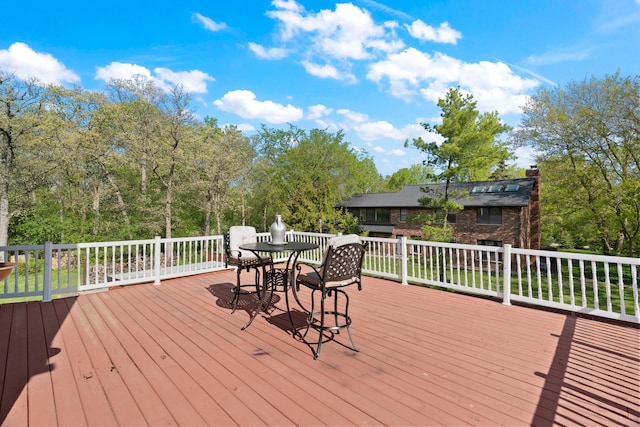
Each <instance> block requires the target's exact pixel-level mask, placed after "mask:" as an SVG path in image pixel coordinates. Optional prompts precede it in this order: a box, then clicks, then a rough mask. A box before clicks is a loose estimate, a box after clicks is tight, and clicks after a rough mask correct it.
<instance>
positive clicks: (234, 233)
mask: <svg viewBox="0 0 640 427" xmlns="http://www.w3.org/2000/svg"><path fill="white" fill-rule="evenodd" d="M257 241H258V235H257V234H256V229H255V227H249V226H246V225H234V226H232V227H230V228H229V250H232V251H237V250H238V248H239V247H240V245H244V244H245V243H255V242H257Z"/></svg>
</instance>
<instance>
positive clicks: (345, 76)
mask: <svg viewBox="0 0 640 427" xmlns="http://www.w3.org/2000/svg"><path fill="white" fill-rule="evenodd" d="M272 4H273V5H274V6H276V8H277V9H276V10H274V11H270V12H268V13H267V15H268V16H269V17H271V18H273V19H275V20H277V21H279V27H280V34H279V37H280V39H281V41H282V42H285V43H288V44H289V49H288V51H289V52H290V53H294V52H295V53H297V54H298V55H300V56H301V60H300V63H301V64H302V65H303V66H304V67H305V69H306V70H307V72H308V73H310V74H312V75H314V76H317V77H321V78H328V77H330V78H335V79H339V80H349V81H355V80H356V78H355V76H353V74H351V72H350V67H351V62H350V61H361V60H370V59H373V58H375V57H376V56H377V55H380V54H385V53H389V52H397V51H398V50H399V49H402V48H404V46H405V45H404V42H403V41H402V40H400V39H399V38H398V37H397V36H396V35H395V29H396V28H397V24H395V23H390V22H386V23H384V24H383V25H377V24H376V23H375V22H374V21H373V19H372V17H371V15H370V13H369V12H368V11H367V10H366V9H362V8H359V7H357V6H354V5H353V4H352V3H339V4H336V6H335V10H329V9H323V10H320V11H319V12H317V13H311V12H307V11H306V10H305V9H304V7H302V6H300V5H299V4H298V3H296V2H295V1H293V0H290V1H273V2H272ZM317 64H326V65H322V66H320V65H317Z"/></svg>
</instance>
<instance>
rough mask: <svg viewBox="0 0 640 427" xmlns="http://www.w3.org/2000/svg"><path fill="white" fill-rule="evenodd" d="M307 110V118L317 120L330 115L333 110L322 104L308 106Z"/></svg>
mask: <svg viewBox="0 0 640 427" xmlns="http://www.w3.org/2000/svg"><path fill="white" fill-rule="evenodd" d="M307 110H309V113H307V119H309V120H316V119H319V118H320V117H324V116H328V115H329V114H331V113H332V112H333V109H332V108H329V107H327V106H325V105H322V104H317V105H312V106H310V107H308V108H307Z"/></svg>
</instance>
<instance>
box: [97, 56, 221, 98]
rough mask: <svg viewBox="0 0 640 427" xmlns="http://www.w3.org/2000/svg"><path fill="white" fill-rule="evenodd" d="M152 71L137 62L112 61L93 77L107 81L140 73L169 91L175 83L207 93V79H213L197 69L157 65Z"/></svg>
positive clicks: (190, 90)
mask: <svg viewBox="0 0 640 427" xmlns="http://www.w3.org/2000/svg"><path fill="white" fill-rule="evenodd" d="M154 72H155V75H152V74H151V71H150V70H149V69H148V68H146V67H143V66H141V65H137V64H128V63H123V62H112V63H111V64H109V65H107V66H105V67H98V70H97V72H96V77H95V78H96V80H104V81H106V82H109V81H110V80H112V79H131V78H132V77H133V76H135V75H142V76H145V77H146V78H147V79H149V80H151V81H153V82H154V84H156V85H157V86H158V87H159V88H161V89H163V90H165V91H169V90H170V89H171V88H172V87H174V86H176V85H182V86H184V88H185V90H186V91H188V92H192V93H207V81H213V80H215V79H214V78H213V77H211V76H210V75H208V74H207V73H204V72H202V71H199V70H191V71H173V70H170V69H168V68H162V67H157V68H155V69H154Z"/></svg>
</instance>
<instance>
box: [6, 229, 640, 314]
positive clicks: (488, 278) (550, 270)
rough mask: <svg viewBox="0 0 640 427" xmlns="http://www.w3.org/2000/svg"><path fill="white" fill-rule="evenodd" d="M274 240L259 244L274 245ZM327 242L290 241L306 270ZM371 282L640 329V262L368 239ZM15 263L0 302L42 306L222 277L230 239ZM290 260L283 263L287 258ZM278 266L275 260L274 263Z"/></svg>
mask: <svg viewBox="0 0 640 427" xmlns="http://www.w3.org/2000/svg"><path fill="white" fill-rule="evenodd" d="M268 236H269V234H268V233H261V234H259V239H260V240H267V239H268ZM331 237H332V235H330V234H320V233H302V232H293V231H290V232H288V239H289V240H294V241H306V242H313V243H316V244H318V245H319V248H318V249H316V250H313V251H308V252H305V253H303V254H302V255H301V257H300V260H301V261H305V262H311V263H318V264H319V263H320V262H321V260H322V256H323V254H324V251H325V249H326V245H327V242H328V240H329V239H330V238H331ZM363 239H364V240H365V241H366V242H367V254H366V257H365V260H364V266H363V271H364V273H365V274H368V275H372V276H377V277H383V278H387V279H391V280H398V281H401V282H402V283H404V284H409V283H413V284H423V285H430V286H438V287H443V288H448V289H451V290H454V291H458V292H465V293H473V294H479V295H484V296H488V297H492V298H496V299H500V300H501V301H502V302H503V303H504V304H511V302H519V303H526V304H532V305H538V306H544V307H550V308H555V309H562V310H568V311H573V312H579V313H586V314H590V315H594V316H601V317H606V318H610V319H617V320H622V321H627V322H633V323H640V306H639V303H638V299H639V298H638V270H640V258H625V257H609V256H598V255H582V254H575V253H568V252H555V251H534V250H526V249H519V248H513V247H511V246H510V245H505V246H504V247H492V246H475V245H461V244H453V243H436V242H425V241H417V240H407V239H406V238H404V237H403V238H400V239H382V238H371V237H365V238H363ZM0 257H3V259H4V260H8V261H15V262H17V263H18V266H17V268H16V269H15V271H14V273H13V274H12V275H10V276H9V277H8V278H6V279H4V280H2V281H0V301H2V300H4V302H10V301H16V300H18V299H20V300H24V299H25V298H28V299H42V300H44V301H48V300H50V299H51V298H53V297H55V296H60V295H76V294H77V293H79V292H83V291H90V290H96V289H104V288H109V287H114V286H124V285H130V284H135V283H143V282H154V283H156V284H159V283H160V281H161V280H164V279H169V278H174V277H181V276H188V275H193V274H201V273H207V272H212V271H217V270H222V269H225V268H226V267H225V263H224V247H223V236H204V237H192V238H176V239H162V238H159V237H156V238H155V239H151V240H136V241H124V242H96V243H80V244H68V245H56V244H52V243H50V242H49V243H46V244H44V245H36V246H8V247H0ZM283 259H284V258H283ZM276 261H278V260H276Z"/></svg>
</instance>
